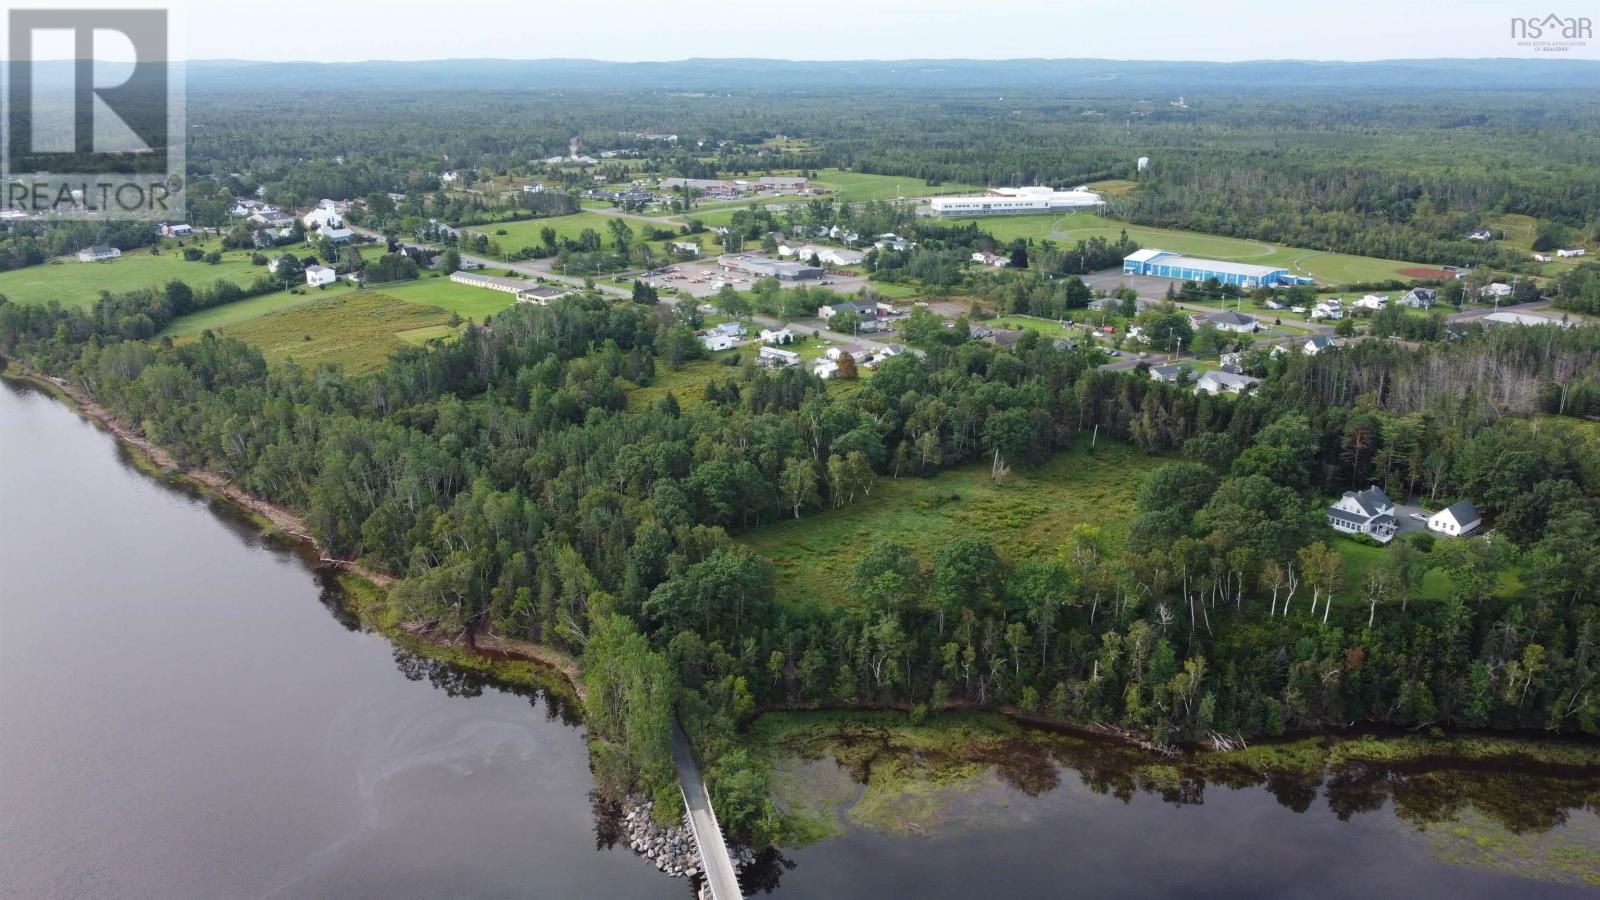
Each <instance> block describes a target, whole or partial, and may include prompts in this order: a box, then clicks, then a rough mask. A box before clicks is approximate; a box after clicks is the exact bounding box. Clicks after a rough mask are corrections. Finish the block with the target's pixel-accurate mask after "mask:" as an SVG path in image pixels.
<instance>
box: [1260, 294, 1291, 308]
mask: <svg viewBox="0 0 1600 900" xmlns="http://www.w3.org/2000/svg"><path fill="white" fill-rule="evenodd" d="M1289 303H1290V301H1289V300H1287V299H1285V298H1283V297H1268V298H1267V300H1266V303H1264V304H1263V305H1264V306H1266V308H1267V309H1288V308H1289Z"/></svg>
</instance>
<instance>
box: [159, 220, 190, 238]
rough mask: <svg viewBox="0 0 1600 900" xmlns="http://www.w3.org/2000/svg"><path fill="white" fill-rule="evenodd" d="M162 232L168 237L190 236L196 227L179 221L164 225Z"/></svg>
mask: <svg viewBox="0 0 1600 900" xmlns="http://www.w3.org/2000/svg"><path fill="white" fill-rule="evenodd" d="M161 233H162V234H163V235H166V236H167V237H188V236H189V235H191V234H194V228H193V227H192V226H190V225H189V224H188V223H186V222H178V223H176V224H171V225H162V226H161Z"/></svg>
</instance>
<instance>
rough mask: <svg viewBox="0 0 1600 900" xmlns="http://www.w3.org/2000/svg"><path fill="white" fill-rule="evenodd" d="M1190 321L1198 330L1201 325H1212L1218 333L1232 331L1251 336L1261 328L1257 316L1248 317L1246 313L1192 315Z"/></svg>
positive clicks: (1225, 311) (1228, 312)
mask: <svg viewBox="0 0 1600 900" xmlns="http://www.w3.org/2000/svg"><path fill="white" fill-rule="evenodd" d="M1189 321H1190V323H1192V324H1193V325H1194V326H1195V327H1196V328H1198V327H1200V326H1201V325H1210V326H1212V327H1214V328H1216V329H1217V330H1218V331H1232V332H1237V333H1240V334H1249V333H1252V332H1254V331H1256V330H1258V329H1260V327H1261V325H1260V324H1259V323H1257V322H1256V318H1255V316H1247V315H1245V314H1244V313H1241V312H1234V311H1233V310H1223V311H1222V312H1218V313H1210V314H1205V315H1191V316H1189Z"/></svg>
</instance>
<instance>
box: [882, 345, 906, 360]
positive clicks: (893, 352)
mask: <svg viewBox="0 0 1600 900" xmlns="http://www.w3.org/2000/svg"><path fill="white" fill-rule="evenodd" d="M910 352H911V348H909V347H907V346H906V345H905V344H884V345H883V346H882V347H881V348H879V350H878V359H888V358H889V357H891V356H904V355H905V354H907V353H910Z"/></svg>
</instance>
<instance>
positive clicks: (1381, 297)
mask: <svg viewBox="0 0 1600 900" xmlns="http://www.w3.org/2000/svg"><path fill="white" fill-rule="evenodd" d="M1388 305H1389V296H1388V295H1387V294H1368V295H1366V296H1365V297H1362V298H1361V299H1360V300H1357V301H1356V306H1359V307H1361V308H1362V309H1370V310H1373V311H1377V310H1380V309H1383V308H1384V307H1385V306H1388Z"/></svg>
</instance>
